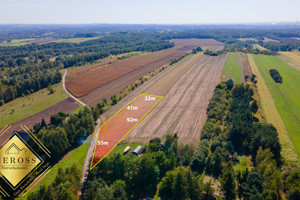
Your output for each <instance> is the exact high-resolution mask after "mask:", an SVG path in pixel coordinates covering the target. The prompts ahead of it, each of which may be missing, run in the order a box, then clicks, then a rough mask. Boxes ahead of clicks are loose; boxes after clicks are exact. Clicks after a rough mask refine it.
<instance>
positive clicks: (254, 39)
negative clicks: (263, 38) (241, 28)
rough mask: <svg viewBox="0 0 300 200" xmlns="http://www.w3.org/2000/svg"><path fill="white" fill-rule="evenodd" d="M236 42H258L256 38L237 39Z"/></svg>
mask: <svg viewBox="0 0 300 200" xmlns="http://www.w3.org/2000/svg"><path fill="white" fill-rule="evenodd" d="M238 40H240V41H243V42H245V41H247V40H249V41H254V42H258V40H257V39H256V38H238Z"/></svg>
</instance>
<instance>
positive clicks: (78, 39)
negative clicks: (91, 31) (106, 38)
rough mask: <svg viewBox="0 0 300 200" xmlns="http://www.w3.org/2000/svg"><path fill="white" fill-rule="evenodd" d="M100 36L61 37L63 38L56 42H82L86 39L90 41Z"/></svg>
mask: <svg viewBox="0 0 300 200" xmlns="http://www.w3.org/2000/svg"><path fill="white" fill-rule="evenodd" d="M101 37H102V36H100V37H89V38H68V39H61V40H57V41H55V42H56V43H81V42H85V41H89V40H95V39H99V38H101Z"/></svg>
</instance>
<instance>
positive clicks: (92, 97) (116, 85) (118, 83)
mask: <svg viewBox="0 0 300 200" xmlns="http://www.w3.org/2000/svg"><path fill="white" fill-rule="evenodd" d="M187 49H189V48H187ZM185 50H186V48H181V49H180V50H177V51H176V52H174V53H172V54H171V55H169V56H167V57H164V58H162V59H159V60H156V61H155V62H152V63H149V64H147V65H144V66H142V67H141V68H139V69H137V70H135V71H132V72H130V73H127V74H125V75H123V76H121V77H118V78H116V79H114V80H112V81H111V82H109V83H107V84H104V85H102V86H100V87H99V88H97V89H95V90H94V91H92V92H91V93H89V94H88V95H86V96H84V97H83V98H81V100H82V101H83V102H86V103H88V104H89V105H91V106H95V105H96V104H97V102H99V101H101V100H102V99H103V98H110V97H111V96H112V95H115V94H118V93H119V92H120V91H122V90H123V89H124V88H125V87H126V86H130V85H131V84H132V83H134V82H135V81H137V80H138V79H139V78H140V77H142V76H146V75H149V73H150V72H153V71H154V70H157V69H158V68H160V67H162V66H164V65H166V64H168V63H169V62H170V61H171V60H172V59H174V58H178V57H179V56H180V55H182V54H184V53H185ZM119 63H121V62H119Z"/></svg>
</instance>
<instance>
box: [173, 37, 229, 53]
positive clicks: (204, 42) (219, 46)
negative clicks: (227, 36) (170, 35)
mask: <svg viewBox="0 0 300 200" xmlns="http://www.w3.org/2000/svg"><path fill="white" fill-rule="evenodd" d="M170 42H174V44H175V45H176V46H191V47H193V48H195V47H199V46H200V47H201V48H202V49H203V50H204V51H205V50H206V49H210V50H212V51H220V50H223V49H224V46H225V44H224V43H222V42H219V41H216V40H214V39H195V38H194V39H172V40H170Z"/></svg>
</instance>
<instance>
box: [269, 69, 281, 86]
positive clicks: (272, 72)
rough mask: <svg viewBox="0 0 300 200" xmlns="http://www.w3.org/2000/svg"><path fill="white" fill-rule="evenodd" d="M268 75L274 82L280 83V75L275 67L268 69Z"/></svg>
mask: <svg viewBox="0 0 300 200" xmlns="http://www.w3.org/2000/svg"><path fill="white" fill-rule="evenodd" d="M270 75H271V77H272V78H273V79H274V81H275V82H276V83H282V77H281V75H280V74H279V72H278V71H277V70H276V69H270Z"/></svg>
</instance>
